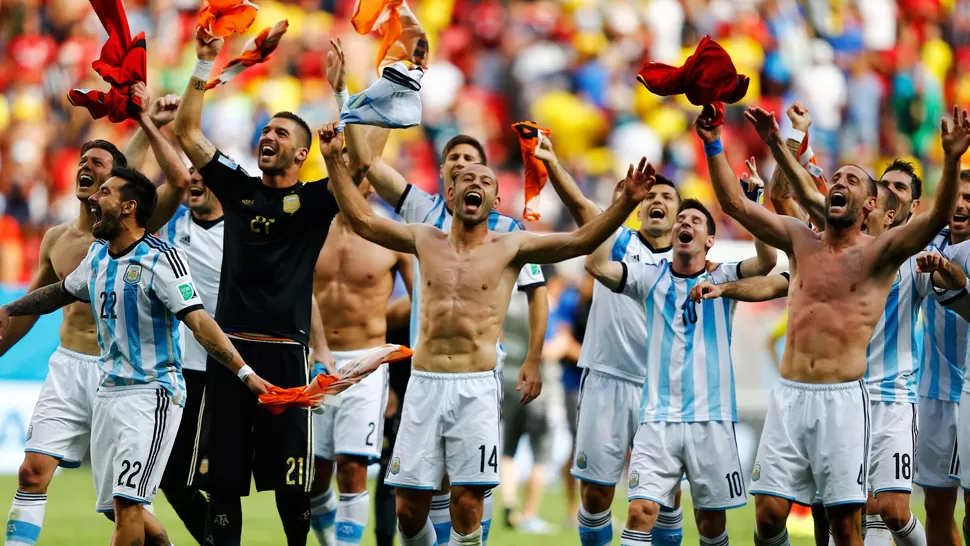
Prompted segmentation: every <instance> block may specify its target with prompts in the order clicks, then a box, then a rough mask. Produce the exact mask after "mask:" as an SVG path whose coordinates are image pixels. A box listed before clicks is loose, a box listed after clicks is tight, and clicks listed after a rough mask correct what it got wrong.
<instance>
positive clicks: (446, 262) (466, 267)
mask: <svg viewBox="0 0 970 546" xmlns="http://www.w3.org/2000/svg"><path fill="white" fill-rule="evenodd" d="M489 246H491V245H489ZM489 250H493V251H495V250H498V249H497V248H491V249H490V248H489V247H488V246H486V247H479V248H477V249H475V250H473V251H471V252H462V253H459V252H456V251H455V250H454V249H453V248H451V247H447V246H445V247H439V248H436V249H435V250H434V251H432V252H428V253H424V254H422V256H421V257H419V260H418V263H419V265H420V267H421V284H422V289H426V290H431V291H433V292H435V293H439V294H442V295H444V294H448V293H458V294H459V295H462V296H464V297H472V296H473V294H488V293H490V292H492V291H494V290H495V289H497V288H498V286H499V284H500V283H501V282H502V276H503V274H504V273H505V270H506V261H505V260H504V259H503V257H502V256H496V255H495V254H494V252H489Z"/></svg>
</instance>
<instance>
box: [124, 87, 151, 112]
mask: <svg viewBox="0 0 970 546" xmlns="http://www.w3.org/2000/svg"><path fill="white" fill-rule="evenodd" d="M129 93H130V94H131V98H132V99H138V102H135V101H132V103H131V104H132V105H133V106H134V107H135V108H136V109H137V110H138V115H139V116H144V115H145V112H147V111H148V110H147V108H148V105H149V104H150V103H151V100H152V99H151V97H150V96H148V87H147V86H146V85H145V82H138V83H136V84H134V85H132V86H131V87H130V88H129Z"/></svg>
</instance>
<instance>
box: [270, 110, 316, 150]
mask: <svg viewBox="0 0 970 546" xmlns="http://www.w3.org/2000/svg"><path fill="white" fill-rule="evenodd" d="M276 118H281V119H288V120H290V121H292V122H294V123H296V124H297V125H299V126H300V128H301V129H303V132H304V133H305V134H304V136H306V147H307V148H309V147H310V143H311V142H313V133H312V132H311V131H310V126H309V125H307V122H306V121H304V120H303V118H301V117H300V116H298V115H296V114H294V113H293V112H287V111H283V112H277V113H276V114H274V115H273V119H276Z"/></svg>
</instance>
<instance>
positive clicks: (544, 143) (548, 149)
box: [536, 132, 556, 163]
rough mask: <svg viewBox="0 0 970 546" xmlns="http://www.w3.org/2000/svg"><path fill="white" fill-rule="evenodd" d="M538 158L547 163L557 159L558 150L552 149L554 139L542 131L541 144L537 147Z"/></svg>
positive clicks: (540, 134) (540, 135)
mask: <svg viewBox="0 0 970 546" xmlns="http://www.w3.org/2000/svg"><path fill="white" fill-rule="evenodd" d="M536 159H538V160H539V161H544V162H546V163H554V162H555V161H556V151H555V150H553V149H552V141H551V140H549V137H547V136H545V135H543V134H542V133H541V132H540V133H539V146H537V147H536Z"/></svg>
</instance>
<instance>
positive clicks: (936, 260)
mask: <svg viewBox="0 0 970 546" xmlns="http://www.w3.org/2000/svg"><path fill="white" fill-rule="evenodd" d="M943 261H944V258H943V256H941V255H940V253H939V252H932V251H929V252H921V253H920V254H919V255H917V256H916V272H917V273H933V272H934V271H939V270H940V268H942V267H943Z"/></svg>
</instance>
